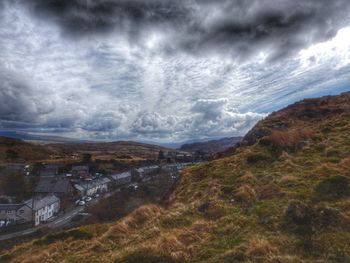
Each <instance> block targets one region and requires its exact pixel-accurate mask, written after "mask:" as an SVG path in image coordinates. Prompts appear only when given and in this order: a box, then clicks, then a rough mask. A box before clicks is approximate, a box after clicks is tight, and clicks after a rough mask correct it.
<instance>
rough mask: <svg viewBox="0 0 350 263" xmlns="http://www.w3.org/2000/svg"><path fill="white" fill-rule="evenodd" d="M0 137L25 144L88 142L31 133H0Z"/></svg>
mask: <svg viewBox="0 0 350 263" xmlns="http://www.w3.org/2000/svg"><path fill="white" fill-rule="evenodd" d="M0 136H3V137H7V138H13V139H18V140H23V141H27V142H33V143H37V144H49V143H77V142H80V143H84V142H89V141H87V140H79V139H74V138H68V137H62V136H53V135H45V134H31V133H26V132H18V131H0Z"/></svg>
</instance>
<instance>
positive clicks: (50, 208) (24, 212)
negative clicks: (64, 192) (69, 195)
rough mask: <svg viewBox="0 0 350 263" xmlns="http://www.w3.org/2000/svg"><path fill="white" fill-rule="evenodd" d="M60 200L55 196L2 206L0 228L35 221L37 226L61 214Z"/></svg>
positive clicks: (0, 206) (0, 205) (0, 207)
mask: <svg viewBox="0 0 350 263" xmlns="http://www.w3.org/2000/svg"><path fill="white" fill-rule="evenodd" d="M59 209H60V199H59V198H58V197H56V196H55V195H48V196H45V197H43V198H41V197H37V198H34V199H29V200H27V201H25V202H23V203H20V204H0V227H5V226H10V225H15V224H23V223H28V222H32V221H34V225H35V226H37V225H39V224H40V223H41V222H45V221H47V220H48V219H50V218H51V217H53V216H54V215H55V214H57V213H58V212H59Z"/></svg>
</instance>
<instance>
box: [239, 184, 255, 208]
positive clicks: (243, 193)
mask: <svg viewBox="0 0 350 263" xmlns="http://www.w3.org/2000/svg"><path fill="white" fill-rule="evenodd" d="M234 199H235V201H237V202H239V203H242V204H251V203H252V202H254V201H255V200H256V193H255V190H254V188H253V187H251V186H250V185H249V184H243V185H241V186H240V187H239V188H238V189H237V191H236V192H235V194H234Z"/></svg>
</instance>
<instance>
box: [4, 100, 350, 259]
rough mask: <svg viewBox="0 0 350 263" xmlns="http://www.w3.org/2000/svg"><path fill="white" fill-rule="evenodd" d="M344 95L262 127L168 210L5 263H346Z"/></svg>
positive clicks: (183, 189) (197, 171) (17, 253)
mask: <svg viewBox="0 0 350 263" xmlns="http://www.w3.org/2000/svg"><path fill="white" fill-rule="evenodd" d="M349 152H350V93H344V94H342V95H340V96H332V97H323V98H319V99H309V100H304V101H301V102H299V103H296V104H293V105H291V106H289V107H287V108H285V109H283V110H280V111H278V112H275V113H273V114H271V115H270V116H268V117H267V118H265V119H264V120H262V121H260V122H259V123H258V124H257V125H256V126H255V127H254V128H253V129H252V130H251V131H250V132H249V133H248V134H247V135H246V136H245V138H244V142H243V143H241V144H240V147H238V148H236V150H235V151H234V152H232V153H231V154H230V155H227V156H226V157H225V158H220V159H217V160H214V161H211V162H206V163H203V164H200V165H196V166H194V167H191V168H188V169H186V170H184V172H183V173H182V177H181V181H180V182H179V184H178V186H177V188H176V189H175V190H174V192H173V193H172V195H171V196H170V199H169V200H168V202H167V203H166V204H167V205H166V206H157V205H145V206H142V207H139V208H138V209H136V210H135V211H134V212H132V213H131V214H129V215H128V216H126V217H125V218H122V219H120V220H118V221H116V222H114V223H110V222H109V223H108V224H95V225H85V226H82V227H79V228H76V229H74V231H72V230H70V231H69V230H68V231H65V232H62V233H58V234H51V235H48V236H46V237H42V238H41V239H37V240H35V241H34V242H33V241H29V242H26V243H24V244H21V245H18V246H16V247H14V248H13V249H12V250H11V251H9V252H7V253H4V254H3V255H2V256H0V260H2V261H4V262H38V261H40V262H106V263H107V262H128V263H134V262H170V263H177V262H198V263H199V262H212V263H214V262H215V263H216V262H220V263H221V262H223V263H228V262H247V263H248V262H271V263H272V262H276V263H277V262H281V263H285V262H286V263H287V262H290V263H292V262H293V263H294V262H296V263H307V262H320V263H321V262H322V263H323V262H324V263H326V262H350V247H349V240H350V231H349V225H350V174H349V171H350V157H349Z"/></svg>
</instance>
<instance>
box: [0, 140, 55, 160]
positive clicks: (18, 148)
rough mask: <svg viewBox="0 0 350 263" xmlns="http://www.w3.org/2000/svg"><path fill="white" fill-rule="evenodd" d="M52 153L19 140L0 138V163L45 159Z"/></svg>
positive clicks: (52, 152)
mask: <svg viewBox="0 0 350 263" xmlns="http://www.w3.org/2000/svg"><path fill="white" fill-rule="evenodd" d="M51 154H54V151H52V150H50V149H47V148H45V147H43V146H40V145H35V144H32V143H27V142H24V141H21V140H17V139H12V138H7V137H0V163H4V162H18V161H33V160H42V159H46V158H47V157H48V156H49V155H51Z"/></svg>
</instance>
